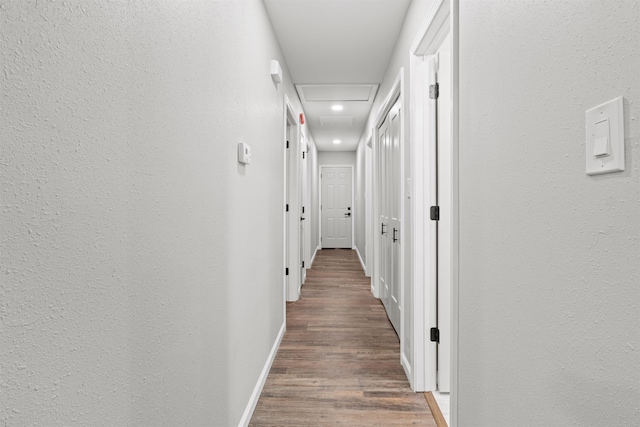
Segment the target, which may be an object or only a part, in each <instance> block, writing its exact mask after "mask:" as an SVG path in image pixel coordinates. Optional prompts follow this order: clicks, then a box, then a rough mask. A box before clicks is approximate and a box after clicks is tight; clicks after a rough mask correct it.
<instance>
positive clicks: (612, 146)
mask: <svg viewBox="0 0 640 427" xmlns="http://www.w3.org/2000/svg"><path fill="white" fill-rule="evenodd" d="M585 118H586V136H587V144H586V146H587V153H586V157H587V165H586V169H587V175H598V174H602V173H608V172H619V171H623V170H624V110H623V102H622V97H619V98H616V99H613V100H611V101H609V102H605V103H604V104H601V105H598V106H597V107H594V108H592V109H590V110H588V111H587V112H586V114H585Z"/></svg>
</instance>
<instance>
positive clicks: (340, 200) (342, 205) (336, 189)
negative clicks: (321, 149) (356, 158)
mask: <svg viewBox="0 0 640 427" xmlns="http://www.w3.org/2000/svg"><path fill="white" fill-rule="evenodd" d="M320 171H321V172H320V181H321V192H322V197H321V202H320V212H321V221H322V222H321V228H322V235H321V238H320V241H321V244H322V248H348V249H351V248H352V246H353V245H352V237H351V232H352V231H351V230H352V220H353V216H352V213H353V212H352V209H351V199H352V195H351V191H352V168H351V167H350V166H334V167H322V168H321V169H320Z"/></svg>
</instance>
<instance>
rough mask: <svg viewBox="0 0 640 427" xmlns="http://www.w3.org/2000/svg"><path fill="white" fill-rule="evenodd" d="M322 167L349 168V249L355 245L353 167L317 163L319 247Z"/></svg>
mask: <svg viewBox="0 0 640 427" xmlns="http://www.w3.org/2000/svg"><path fill="white" fill-rule="evenodd" d="M323 168H349V169H351V249H354V247H355V230H356V227H355V218H356V206H355V203H354V201H355V199H354V197H353V196H354V193H355V188H354V185H355V182H354V173H353V172H354V169H353V165H349V164H345V165H338V164H335V165H319V167H318V218H319V221H318V242H320V245H319V246H320V248H321V249H322V169H323Z"/></svg>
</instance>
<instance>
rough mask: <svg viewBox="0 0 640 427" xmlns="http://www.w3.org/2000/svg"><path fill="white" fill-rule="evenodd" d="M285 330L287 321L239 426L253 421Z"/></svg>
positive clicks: (243, 426)
mask: <svg viewBox="0 0 640 427" xmlns="http://www.w3.org/2000/svg"><path fill="white" fill-rule="evenodd" d="M284 331H285V323H284V322H283V323H282V326H281V327H280V332H278V336H277V337H276V341H275V342H274V343H273V347H272V348H271V353H269V357H268V358H267V361H266V363H265V364H264V368H262V372H261V373H260V377H258V382H257V383H256V386H255V388H254V389H253V393H251V398H250V399H249V402H248V403H247V407H246V408H245V410H244V414H242V418H241V419H240V423H238V427H247V426H248V425H249V421H251V417H252V416H253V411H255V410H256V405H257V404H258V399H260V394H261V393H262V389H263V387H264V383H265V382H266V381H267V377H268V376H269V371H270V370H271V365H273V361H274V360H275V358H276V353H278V348H280V343H281V342H282V337H284Z"/></svg>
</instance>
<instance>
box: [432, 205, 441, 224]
mask: <svg viewBox="0 0 640 427" xmlns="http://www.w3.org/2000/svg"><path fill="white" fill-rule="evenodd" d="M431 220H432V221H440V206H431Z"/></svg>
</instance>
